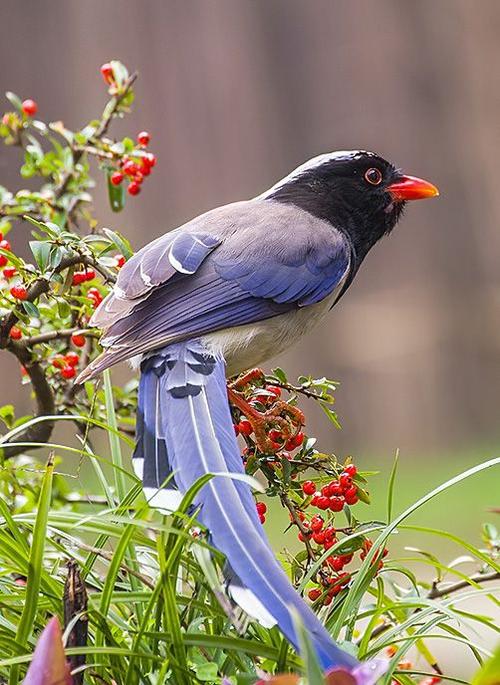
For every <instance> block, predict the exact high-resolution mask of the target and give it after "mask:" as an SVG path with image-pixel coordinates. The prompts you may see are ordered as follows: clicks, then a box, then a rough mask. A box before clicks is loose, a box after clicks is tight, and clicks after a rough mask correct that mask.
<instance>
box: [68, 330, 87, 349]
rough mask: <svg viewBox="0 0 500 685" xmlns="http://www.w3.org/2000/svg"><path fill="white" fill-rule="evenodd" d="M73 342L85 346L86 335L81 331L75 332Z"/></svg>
mask: <svg viewBox="0 0 500 685" xmlns="http://www.w3.org/2000/svg"><path fill="white" fill-rule="evenodd" d="M71 342H72V343H73V345H74V346H75V347H83V346H84V345H85V336H84V335H82V334H81V333H73V335H72V336H71Z"/></svg>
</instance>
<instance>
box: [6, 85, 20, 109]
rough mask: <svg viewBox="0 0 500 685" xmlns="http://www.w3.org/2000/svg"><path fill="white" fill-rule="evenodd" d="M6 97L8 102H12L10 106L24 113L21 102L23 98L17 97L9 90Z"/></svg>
mask: <svg viewBox="0 0 500 685" xmlns="http://www.w3.org/2000/svg"><path fill="white" fill-rule="evenodd" d="M5 97H6V98H7V100H8V101H9V102H10V104H11V105H12V106H13V107H15V108H16V109H17V110H19V112H22V111H23V103H22V102H21V98H20V97H19V96H17V95H16V94H15V93H12V92H11V91H10V90H8V91H7V92H6V93H5Z"/></svg>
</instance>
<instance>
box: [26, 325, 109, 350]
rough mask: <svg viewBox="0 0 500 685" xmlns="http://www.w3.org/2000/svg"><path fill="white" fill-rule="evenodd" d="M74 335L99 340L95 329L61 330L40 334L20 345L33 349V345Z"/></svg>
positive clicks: (98, 334)
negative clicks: (77, 334) (79, 334)
mask: <svg viewBox="0 0 500 685" xmlns="http://www.w3.org/2000/svg"><path fill="white" fill-rule="evenodd" d="M74 333H81V334H82V335H85V336H87V337H88V338H99V337H100V335H101V334H100V333H98V332H97V331H96V330H95V328H61V329H59V330H57V331H47V333H40V335H33V336H31V338H25V339H24V340H23V341H22V342H21V343H19V344H20V345H24V346H25V347H32V346H33V345H40V344H41V343H45V342H50V341H51V340H59V339H61V340H63V339H64V338H71V336H72V335H73V334H74Z"/></svg>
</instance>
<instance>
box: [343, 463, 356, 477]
mask: <svg viewBox="0 0 500 685" xmlns="http://www.w3.org/2000/svg"><path fill="white" fill-rule="evenodd" d="M357 472H358V469H357V468H356V467H355V466H354V464H347V466H346V467H344V473H347V475H349V476H351V478H354V476H355V475H356V474H357Z"/></svg>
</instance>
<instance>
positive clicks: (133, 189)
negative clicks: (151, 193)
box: [127, 181, 141, 195]
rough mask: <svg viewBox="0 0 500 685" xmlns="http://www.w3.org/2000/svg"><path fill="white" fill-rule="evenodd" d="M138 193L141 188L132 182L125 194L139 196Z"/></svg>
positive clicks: (135, 182)
mask: <svg viewBox="0 0 500 685" xmlns="http://www.w3.org/2000/svg"><path fill="white" fill-rule="evenodd" d="M140 192H141V186H140V185H139V184H138V183H137V181H132V182H131V183H129V184H128V188H127V193H128V194H129V195H139V193H140Z"/></svg>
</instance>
